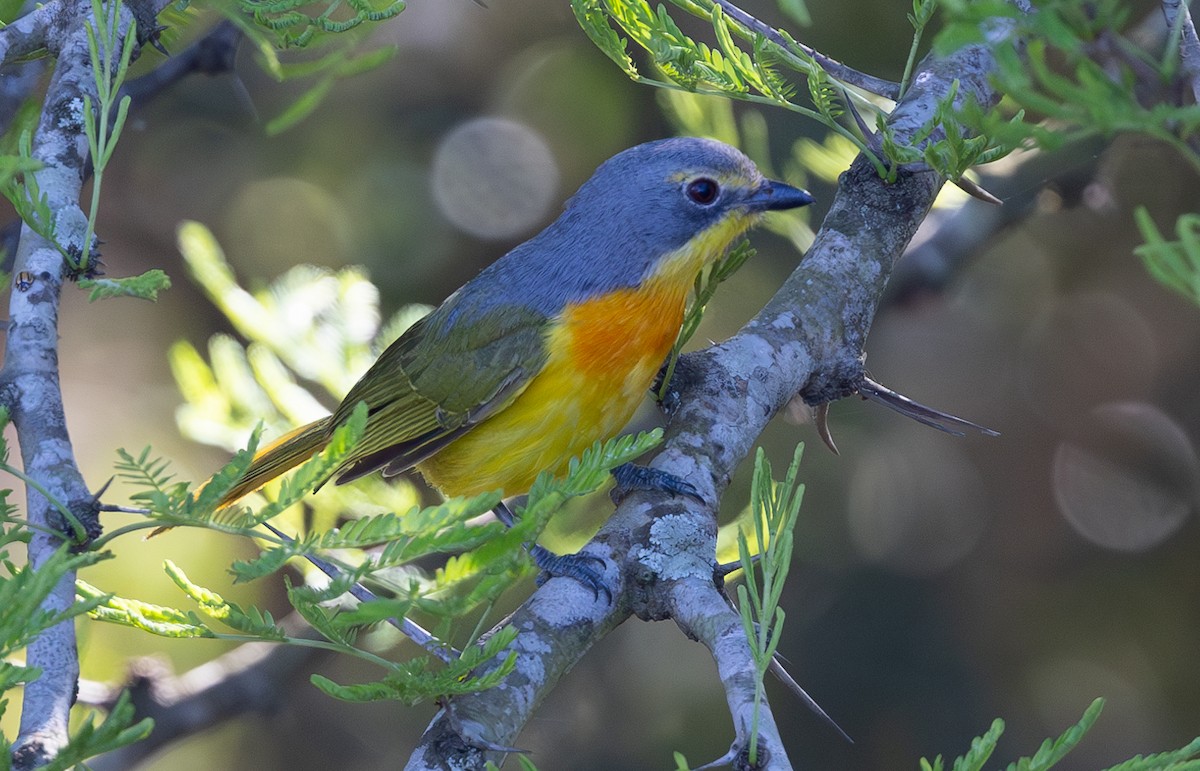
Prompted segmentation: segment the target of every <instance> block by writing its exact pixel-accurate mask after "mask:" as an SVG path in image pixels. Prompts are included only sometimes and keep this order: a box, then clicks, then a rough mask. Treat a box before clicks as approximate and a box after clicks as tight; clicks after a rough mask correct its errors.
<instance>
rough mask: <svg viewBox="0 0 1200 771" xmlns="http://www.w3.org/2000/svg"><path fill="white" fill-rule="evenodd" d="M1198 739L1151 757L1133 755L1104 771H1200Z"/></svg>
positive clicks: (1199, 744)
mask: <svg viewBox="0 0 1200 771" xmlns="http://www.w3.org/2000/svg"><path fill="white" fill-rule="evenodd" d="M1198 756H1200V738H1196V739H1193V740H1192V741H1191V742H1189V743H1188V744H1186V745H1184V746H1183V747H1180V748H1179V749H1177V750H1170V751H1168V752H1159V753H1155V754H1153V755H1145V756H1143V755H1135V756H1134V757H1132V758H1130V759H1129V760H1127V761H1125V762H1124V763H1119V764H1117V765H1115V766H1112V767H1111V768H1109V769H1106V771H1200V760H1197V757H1198Z"/></svg>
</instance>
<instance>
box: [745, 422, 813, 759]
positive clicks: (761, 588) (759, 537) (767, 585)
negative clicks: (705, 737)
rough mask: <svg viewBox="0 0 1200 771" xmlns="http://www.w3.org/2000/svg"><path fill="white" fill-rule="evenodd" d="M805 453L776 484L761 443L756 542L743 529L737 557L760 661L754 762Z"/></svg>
mask: <svg viewBox="0 0 1200 771" xmlns="http://www.w3.org/2000/svg"><path fill="white" fill-rule="evenodd" d="M803 455H804V445H802V444H801V445H798V446H797V447H796V451H795V454H794V455H793V456H792V462H791V464H790V465H789V466H788V470H787V473H786V474H785V475H784V478H783V481H782V482H780V483H778V484H776V483H775V481H774V480H773V479H772V478H771V463H770V461H768V460H767V456H766V453H765V452H764V451H763V449H762V448H761V447H760V448H758V451H757V452H756V453H755V456H754V476H753V478H752V481H751V483H750V513H751V519H752V521H753V530H754V543H753V544H751V543H750V540H749V538H748V537H747V535H746V533H745V531H739V533H738V557H739V561H740V562H741V564H742V571H743V574H744V576H745V581H744V582H743V583H742V584H741V585H739V586H738V588H737V596H738V610H739V612H740V613H741V617H742V627H743V629H744V630H745V632H746V638H747V639H748V640H749V641H750V654H751V657H752V658H753V659H754V666H755V681H754V684H755V688H754V715H753V721H752V722H753V725H752V726H751V731H750V744H749V754H750V764H751V765H754V764H755V762H756V759H757V745H758V715H759V709H760V705H761V704H762V702H763V700H764V699H765V698H766V692H765V689H764V682H763V681H764V678H765V677H766V674H767V669H768V667H770V665H771V661H772V659H774V658H775V650H776V649H777V648H778V647H779V640H780V636H781V634H782V632H783V621H784V612H783V608H781V607H779V599H780V597H781V596H782V594H783V584H784V581H785V580H786V579H787V574H788V568H789V567H790V565H791V561H792V545H793V535H792V534H793V532H794V531H795V528H796V521H797V519H798V518H799V515H800V503H801V501H803V499H804V485H803V484H800V483H799V480H798V475H799V471H800V459H801V457H803ZM756 557H757V558H758V559H757V561H758V565H759V569H760V571H761V580H760V579H758V578H756V574H755V571H754V564H755V558H756Z"/></svg>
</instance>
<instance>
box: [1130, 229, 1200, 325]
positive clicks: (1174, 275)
mask: <svg viewBox="0 0 1200 771" xmlns="http://www.w3.org/2000/svg"><path fill="white" fill-rule="evenodd" d="M1134 219H1135V220H1137V226H1138V229H1139V230H1140V231H1141V232H1142V238H1143V239H1144V240H1145V242H1146V243H1145V244H1143V245H1142V246H1139V247H1137V248H1136V249H1134V250H1133V252H1134V254H1136V255H1137V256H1138V257H1140V258H1141V259H1142V264H1143V265H1145V266H1146V271H1147V272H1148V273H1149V274H1150V275H1151V276H1153V277H1154V278H1155V279H1156V280H1157V281H1158V282H1159V283H1161V284H1163V285H1164V286H1166V287H1168V288H1170V289H1173V290H1174V291H1176V292H1178V293H1179V294H1181V295H1183V296H1184V297H1186V298H1188V299H1189V300H1191V301H1192V302H1193V303H1195V304H1197V305H1200V214H1194V213H1186V214H1183V215H1180V217H1179V219H1178V220H1176V222H1175V233H1176V234H1177V235H1178V236H1179V240H1177V241H1168V240H1167V239H1166V238H1165V237H1164V236H1163V234H1162V233H1161V232H1160V231H1159V229H1158V227H1157V226H1156V225H1155V224H1154V220H1153V219H1151V218H1150V212H1149V211H1148V210H1147V209H1146V207H1145V206H1139V207H1138V208H1137V209H1136V210H1135V211H1134Z"/></svg>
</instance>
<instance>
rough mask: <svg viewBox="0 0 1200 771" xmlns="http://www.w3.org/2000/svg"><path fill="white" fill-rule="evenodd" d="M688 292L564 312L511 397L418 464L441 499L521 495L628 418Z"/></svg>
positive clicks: (637, 295) (658, 289)
mask: <svg viewBox="0 0 1200 771" xmlns="http://www.w3.org/2000/svg"><path fill="white" fill-rule="evenodd" d="M672 283H675V282H672ZM686 292H687V289H686V286H662V285H659V286H653V285H650V286H643V287H642V288H641V289H638V290H632V289H631V290H621V291H618V292H615V293H612V294H610V295H607V296H606V297H604V298H602V299H600V300H592V301H589V302H586V303H580V304H578V305H574V306H569V307H568V308H567V309H566V311H565V312H564V313H563V314H562V317H561V321H560V323H558V324H556V325H555V327H554V328H553V330H552V331H551V332H550V334H549V337H548V339H547V350H548V354H549V357H548V359H547V361H546V364H545V366H544V367H543V369H542V371H541V372H539V373H538V374H537V375H536V376H534V377H533V379H532V380H531V381H530V383H529V385H528V386H527V387H526V388H525V390H524V391H523V392H522V393H521V394H520V395H519V396H518V397H517V398H516V400H515V401H514V402H513V403H512V404H511V405H509V406H508V407H507V408H506V409H504V410H502V411H501V412H500V413H499V414H497V415H495V416H493V417H491V418H489V419H488V420H486V421H484V422H483V423H481V424H480V425H479V426H477V427H476V428H474V429H473V430H471V431H470V432H469V433H467V434H465V435H464V436H462V437H461V438H459V439H457V440H456V441H454V442H452V443H451V444H450V445H448V446H447V447H446V448H445V449H443V450H441V451H440V452H438V453H437V454H436V455H434V456H433V457H432V458H429V459H427V460H426V461H424V462H423V463H421V464H420V465H418V467H417V468H418V469H419V470H420V471H421V473H422V474H423V475H424V476H425V478H426V480H428V481H429V482H430V484H432V485H433V486H435V487H437V488H438V489H439V490H441V491H442V492H443V493H444V494H446V495H475V494H477V493H481V492H485V491H488V490H495V489H503V490H504V493H505V495H519V494H522V493H525V492H527V491H528V490H529V488H530V487H531V486H532V485H533V481H534V479H535V478H536V477H537V475H538V474H539V473H540V472H542V471H544V470H548V471H551V472H553V473H556V474H558V473H562V472H564V471H565V470H566V467H567V463H568V462H569V460H570V459H571V458H572V457H573V456H576V455H579V454H580V453H581V452H583V450H584V449H586V448H587V447H589V446H591V444H592V443H593V442H595V441H596V440H598V439H607V438H609V437H611V436H613V435H615V434H616V433H617V432H618V431H620V430H621V429H622V428H623V427H624V426H625V424H626V423H628V422H629V419H630V417H632V416H633V413H634V411H635V410H636V409H637V406H638V404H639V403H640V402H641V400H642V398H643V396H644V395H645V393H646V391H647V389H648V388H649V387H650V385H651V383H652V382H653V380H654V376H655V374H657V372H658V369H659V367H660V366H661V365H662V363H663V360H664V359H665V358H666V356H667V353H668V352H670V350H671V346H672V345H673V344H674V342H675V338H676V336H677V335H678V333H679V327H680V324H681V323H682V320H683V305H684V299H685V297H686Z"/></svg>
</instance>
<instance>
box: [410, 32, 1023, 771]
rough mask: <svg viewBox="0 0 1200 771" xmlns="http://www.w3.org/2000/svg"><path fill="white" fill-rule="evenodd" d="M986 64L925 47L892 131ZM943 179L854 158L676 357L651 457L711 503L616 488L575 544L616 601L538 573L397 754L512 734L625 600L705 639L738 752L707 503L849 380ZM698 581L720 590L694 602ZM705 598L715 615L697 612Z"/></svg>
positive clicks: (981, 84) (988, 65) (419, 761)
mask: <svg viewBox="0 0 1200 771" xmlns="http://www.w3.org/2000/svg"><path fill="white" fill-rule="evenodd" d="M1013 28H1014V27H1013V24H1012V22H1010V21H1007V20H1002V19H1000V20H996V21H995V23H994V24H993V25H992V26H991V28H990V29H989V31H988V32H989V40H988V43H989V44H990V45H1012V44H1013V41H1011V40H1009V39H1008V36H1009V35H1010V34H1012V30H1013ZM993 68H994V59H993V57H992V55H991V53H990V50H989V48H988V45H972V46H967V47H965V48H963V49H961V50H959V51H957V52H955V53H953V54H952V55H950V56H947V57H945V58H936V57H932V56H931V57H927V58H926V60H925V61H923V62H922V64H921V66H920V68H919V69H918V73H917V76H916V77H915V78H914V79H913V85H912V87H911V88H910V89H909V91H908V92H907V93H906V94H905V95H904V98H903V99H902V101H901V102H900V103H899V104H898V105H897V107H896V109H895V111H894V112H893V113H892V115H891V117H890V119H889V123H890V125H891V126H892V127H893V129H894V130H895V133H896V136H897V138H898V139H899V140H900V141H905V140H909V139H911V138H912V137H913V136H914V135H915V134H916V133H917V131H918V130H919V129H920V128H921V127H922V126H924V125H925V124H926V123H927V122H928V121H929V120H931V119H932V117H933V116H934V114H935V112H936V110H937V107H938V103H939V101H940V100H941V99H943V98H944V97H945V95H946V94H948V93H949V92H950V91H951V89H952V88H953V84H955V83H957V84H958V86H957V88H958V97H957V98H958V99H960V100H961V99H966V98H968V97H973V98H974V99H976V100H977V101H978V102H979V103H980V104H983V105H992V104H995V103H996V102H997V101H998V99H999V95H998V94H997V93H996V92H995V91H994V89H993V88H992V87H991V86H990V85H989V83H988V76H989V74H990V73H991V71H992V69H993ZM933 139H936V134H935V137H933ZM941 186H942V180H941V179H940V178H938V177H937V176H936V175H935V174H934V173H932V172H929V171H924V170H911V169H909V170H902V171H901V172H900V173H899V175H898V179H897V181H896V182H895V183H893V184H887V183H885V182H884V181H883V180H882V179H880V178H879V176H878V175H877V174H875V172H874V168H873V166H872V165H871V163H870V162H869V161H868V160H867V159H866V158H864V157H862V156H860V157H859V158H857V159H856V160H855V162H854V163H853V164H852V165H851V167H850V169H849V170H848V171H847V172H846V173H844V174H843V175H842V178H841V180H840V184H839V187H838V193H837V195H836V197H835V198H834V201H833V204H832V207H831V208H830V211H829V214H828V215H827V216H826V219H825V222H824V224H823V226H822V228H821V230H820V232H818V234H817V236H816V240H815V241H814V243H813V246H812V248H810V249H809V251H808V253H807V254H806V255H805V257H804V260H803V262H802V263H801V264H800V267H799V268H797V270H796V271H795V272H794V273H793V274H792V275H791V276H790V277H789V278H788V280H787V281H786V282H785V284H784V285H783V287H782V288H781V289H780V290H779V292H778V293H776V295H775V296H774V297H773V298H772V299H771V301H770V302H769V303H768V304H767V305H766V307H764V308H763V310H762V311H761V312H760V313H759V314H758V316H756V317H755V318H754V319H753V320H752V321H751V322H750V323H749V324H747V325H746V326H745V327H744V328H743V329H742V330H741V331H740V332H739V333H738V334H737V335H735V336H734V337H733V338H731V339H730V340H728V341H726V342H725V343H722V344H720V345H716V346H713V347H712V348H709V349H706V350H704V351H701V352H698V353H694V354H690V355H688V356H686V357H684V358H683V359H682V360H681V362H680V366H679V368H678V369H677V370H676V375H675V381H674V384H673V385H674V386H675V387H676V388H677V389H678V390H679V392H680V401H679V409H678V412H677V413H676V414H675V416H674V419H673V420H672V422H671V425H670V426H669V427H668V431H667V439H666V442H665V444H664V447H663V450H662V452H661V453H659V455H658V456H657V457H656V458H655V459H654V461H653V462H652V465H653V466H654V467H655V468H658V469H661V470H663V471H666V472H668V473H671V474H674V475H676V476H679V477H681V478H684V479H686V480H687V481H688V482H690V483H691V484H692V485H694V486H695V487H696V489H698V490H699V491H700V494H701V495H702V496H703V498H704V500H706V501H708V502H709V505H708V506H698V505H697V504H696V503H695V502H693V501H688V500H684V499H682V498H673V497H670V496H666V495H665V494H660V493H648V492H636V493H632V494H630V495H629V496H628V497H626V498H625V499H624V500H622V501H620V502H619V505H618V506H617V509H616V512H615V513H614V514H613V516H612V517H611V518H610V519H609V521H608V522H607V523H606V524H605V525H604V526H603V527H602V528H601V529H600V532H599V533H597V535H596V537H595V538H594V539H593V540H592V541H591V543H589V544H588V546H587V547H585V550H584V551H585V552H586V553H588V554H591V555H593V556H601V557H604V558H605V560H606V567H607V568H608V571H607V572H608V573H609V574H611V573H612V566H611V565H610V564H609V562H608V560H610V559H615V560H616V561H617V562H618V564H619V565H620V574H621V578H620V580H619V581H618V582H616V585H615V590H614V591H613V596H614V598H616V599H615V600H614V606H613V608H611V609H603V608H598V607H597V604H598V603H596V602H595V601H594V600H593V598H592V597H591V595H590V593H588V592H587V591H586V590H584V589H583V588H582V587H580V586H578V585H576V584H575V583H574V582H571V581H568V580H564V579H556V580H551V581H549V582H547V583H546V584H545V585H544V586H543V587H542V588H541V589H539V590H538V591H537V592H536V593H534V595H533V596H532V597H531V598H530V599H529V601H528V602H527V603H526V604H525V605H524V606H522V607H521V608H520V609H519V610H518V611H517V612H516V613H515V614H514V616H513V617H512V623H515V624H517V627H518V630H519V632H520V633H519V634H518V635H517V638H516V641H515V642H514V643H513V649H514V650H516V651H517V653H518V656H519V663H518V666H517V670H516V671H515V672H514V673H513V674H512V675H510V676H509V677H508V678H507V680H506V682H505V683H504V684H502V685H501V686H499V687H498V688H495V689H493V690H490V691H485V692H482V693H478V694H472V695H470V696H466V697H463V698H460V699H456V700H455V701H454V702H453V703H452V704H451V705H450V706H451V709H449V710H443V711H442V712H441V713H439V714H438V715H437V716H436V717H435V718H434V720H433V722H432V723H431V724H430V726H429V728H428V729H427V730H426V733H425V736H424V737H423V739H422V742H421V745H420V746H419V747H418V749H417V751H416V753H415V754H414V756H413V757H412V759H411V760H410V762H409V765H408V768H410V769H416V768H435V767H436V768H443V767H446V768H467V767H472V766H471V762H472V761H474V762H475V763H476V765H477V764H478V763H479V762H481V760H482V758H483V757H484V756H485V753H483V752H481V751H480V750H479V749H478V747H477V746H476V747H472V746H471V741H472V739H476V740H477V739H478V738H479V737H486V740H487V741H488V742H491V743H494V744H497V745H510V744H512V743H513V741H514V740H515V739H516V736H517V733H518V732H519V730H520V728H521V726H522V725H524V723H525V721H526V720H528V718H529V716H530V715H531V713H532V711H533V709H534V708H535V707H536V705H537V702H538V701H539V700H540V698H541V697H542V696H544V694H545V692H546V691H548V690H549V688H550V687H552V686H553V684H554V683H555V682H557V679H558V677H560V676H561V675H562V673H563V672H565V671H566V670H568V669H569V668H570V666H571V665H573V664H574V663H575V661H577V660H578V658H579V657H580V656H582V655H583V653H584V652H586V650H587V649H588V647H589V646H590V645H591V644H592V643H594V642H595V641H596V640H597V639H599V637H600V636H602V635H603V634H606V633H607V632H608V631H609V630H610V629H612V628H613V627H615V626H616V625H617V624H618V623H620V622H621V621H623V620H624V618H625V616H626V615H627V614H628V613H629V612H632V613H635V614H637V615H638V616H639V617H641V618H643V619H647V620H649V619H664V618H675V619H676V621H677V622H678V623H680V625H681V626H682V627H683V628H684V629H685V630H690V631H691V632H692V633H693V634H695V635H696V636H698V637H701V639H703V640H705V642H706V643H707V644H709V647H710V649H711V650H712V651H713V654H714V657H715V658H716V660H717V665H718V671H719V672H720V674H721V678H722V681H723V682H724V683H725V685H726V693H727V696H728V699H729V702H730V708H731V710H732V711H733V712H734V715H735V726H737V731H738V735H737V737H736V740H735V742H734V748H733V750H731V757H733V758H735V760H736V759H737V758H740V757H742V756H743V753H744V750H745V748H746V747H745V743H746V742H747V741H748V736H747V735H745V734H744V733H743V732H745V731H748V728H747V727H746V725H745V724H744V723H743V722H742V720H743V718H744V714H745V707H744V698H743V695H744V689H743V688H742V687H741V686H740V684H739V681H740V679H741V678H742V676H743V673H744V672H746V671H747V669H746V668H747V667H752V666H753V665H752V663H750V662H751V659H750V651H749V647H748V646H745V645H744V642H745V639H744V637H742V638H741V641H742V643H743V646H742V647H743V650H741V651H739V650H737V647H736V646H735V645H734V644H733V643H734V641H735V640H736V639H737V638H738V637H739V635H738V634H737V633H736V632H732V631H730V630H729V628H728V625H727V619H728V615H729V613H728V608H727V607H725V605H724V602H723V601H721V600H720V598H719V594H716V590H715V589H712V588H711V587H712V583H713V571H714V561H713V560H714V555H715V547H716V530H717V524H716V508H717V502H718V501H719V500H720V498H721V494H722V493H723V492H724V490H725V488H726V486H727V485H728V483H729V479H730V476H731V475H732V474H733V471H734V469H735V468H736V467H737V466H738V464H740V463H741V462H742V461H743V460H744V459H745V457H746V456H747V455H748V454H749V453H750V450H751V448H752V447H753V445H754V443H755V442H756V441H757V439H758V436H759V434H760V433H761V432H762V430H763V429H764V428H765V427H766V424H767V423H768V422H769V421H770V419H771V418H772V417H773V416H774V415H775V413H776V412H778V411H779V410H780V409H782V408H783V407H784V406H785V405H786V404H787V403H788V402H789V401H790V400H791V399H792V398H793V397H794V396H795V395H796V394H798V393H799V394H800V395H802V396H803V397H804V398H805V400H806V401H808V402H810V403H813V404H819V403H824V402H828V401H831V400H834V399H837V398H840V397H841V396H844V395H846V394H847V393H849V392H851V391H852V390H853V388H854V387H855V385H856V384H857V383H858V382H859V380H860V378H861V377H862V372H863V345H864V342H865V340H866V337H867V332H868V330H869V329H870V326H871V321H872V319H873V317H874V315H875V310H876V308H877V307H878V304H879V301H880V298H881V296H882V294H883V291H884V288H885V286H886V284H887V281H888V278H889V276H890V274H891V271H892V267H893V265H894V264H895V262H896V260H897V259H899V257H900V255H901V253H902V252H903V251H904V249H905V247H906V246H907V244H908V243H909V241H910V240H911V238H912V236H913V234H914V233H915V232H916V230H917V227H918V225H919V224H920V223H921V221H922V220H923V219H924V217H925V215H926V214H927V213H928V211H929V209H930V207H931V206H932V205H933V199H934V197H935V196H936V195H937V192H938V190H939V189H940V188H941ZM710 590H711V592H712V594H713V597H715V598H716V599H712V598H710V599H709V600H708V601H705V597H706V596H707V595H708V594H709V592H710ZM718 604H719V607H718ZM705 612H707V613H711V614H713V615H712V616H710V617H708V618H706V619H704V618H702V615H703V613H705ZM739 657H740V661H739V660H738V659H739ZM489 666H495V662H493V663H492V664H490V665H489ZM760 730H761V731H762V733H760V738H761V739H762V741H763V742H764V744H765V746H767V747H768V748H769V750H770V757H769V758H768V759H767V761H768V762H767V765H766V766H764V767H766V768H771V769H787V768H790V767H791V766H790V762H789V761H788V759H787V756H786V754H785V753H784V751H783V747H782V745H780V744H779V741H778V732H777V730H776V729H775V727H774V721H773V718H772V716H771V712H770V709H769V707H768V706H767V705H766V704H763V705H762V708H761V713H760ZM487 757H493V758H495V757H498V756H497V755H496V754H495V753H493V755H490V756H487ZM739 767H745V766H744V765H742V766H739Z"/></svg>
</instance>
